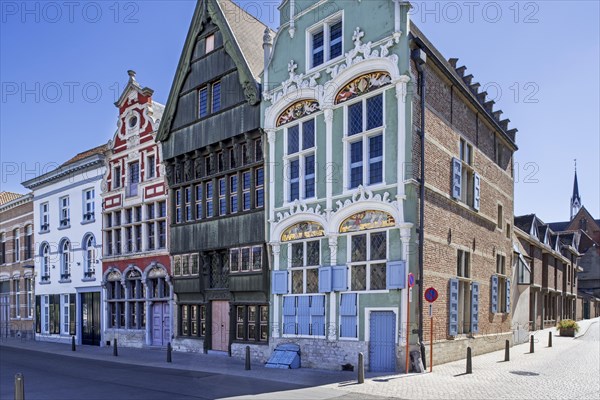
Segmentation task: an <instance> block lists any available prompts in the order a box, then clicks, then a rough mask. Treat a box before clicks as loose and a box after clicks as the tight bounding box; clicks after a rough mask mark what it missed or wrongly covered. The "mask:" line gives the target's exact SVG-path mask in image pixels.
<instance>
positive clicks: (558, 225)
mask: <svg viewBox="0 0 600 400" xmlns="http://www.w3.org/2000/svg"><path fill="white" fill-rule="evenodd" d="M570 223H571V221H564V222H549V223H548V225H550V229H552V230H553V231H554V232H562V231H566V230H567V228H568V227H569V224H570Z"/></svg>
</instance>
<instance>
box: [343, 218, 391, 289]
mask: <svg viewBox="0 0 600 400" xmlns="http://www.w3.org/2000/svg"><path fill="white" fill-rule="evenodd" d="M389 231H390V230H389V228H382V229H369V230H364V231H358V232H351V233H348V234H345V235H344V236H346V252H347V254H346V257H347V258H346V265H348V282H347V283H348V286H347V287H348V288H349V291H348V292H353V293H366V292H368V293H373V292H375V293H377V292H379V293H387V292H389V289H386V288H385V287H386V286H387V276H385V278H386V281H385V283H384V285H383V287H384V288H383V289H371V266H372V265H373V264H384V265H385V268H386V271H387V264H388V260H389V254H390V245H389V244H390V240H389ZM374 233H375V234H376V233H385V258H383V259H381V258H380V259H376V260H372V259H371V235H372V234H374ZM362 235H366V255H365V260H364V261H352V238H353V237H355V236H362ZM358 265H364V266H365V274H366V280H365V289H353V288H352V275H353V273H354V269H353V267H355V266H358ZM344 293H346V292H344Z"/></svg>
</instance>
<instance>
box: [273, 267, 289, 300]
mask: <svg viewBox="0 0 600 400" xmlns="http://www.w3.org/2000/svg"><path fill="white" fill-rule="evenodd" d="M271 291H272V292H273V294H287V292H288V275H287V271H273V274H272V276H271Z"/></svg>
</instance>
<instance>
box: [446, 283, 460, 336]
mask: <svg viewBox="0 0 600 400" xmlns="http://www.w3.org/2000/svg"><path fill="white" fill-rule="evenodd" d="M448 305H449V307H450V308H449V310H448V311H449V313H448V314H449V315H448V335H450V336H456V335H458V279H450V298H449V301H448Z"/></svg>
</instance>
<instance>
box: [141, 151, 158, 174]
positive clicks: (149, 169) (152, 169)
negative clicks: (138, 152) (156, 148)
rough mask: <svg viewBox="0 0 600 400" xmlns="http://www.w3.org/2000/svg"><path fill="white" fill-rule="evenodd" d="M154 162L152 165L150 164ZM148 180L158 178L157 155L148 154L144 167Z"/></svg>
mask: <svg viewBox="0 0 600 400" xmlns="http://www.w3.org/2000/svg"><path fill="white" fill-rule="evenodd" d="M150 160H152V163H151V162H150ZM144 173H145V175H146V180H148V179H154V178H156V154H155V153H149V154H146V164H145V165H144Z"/></svg>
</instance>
